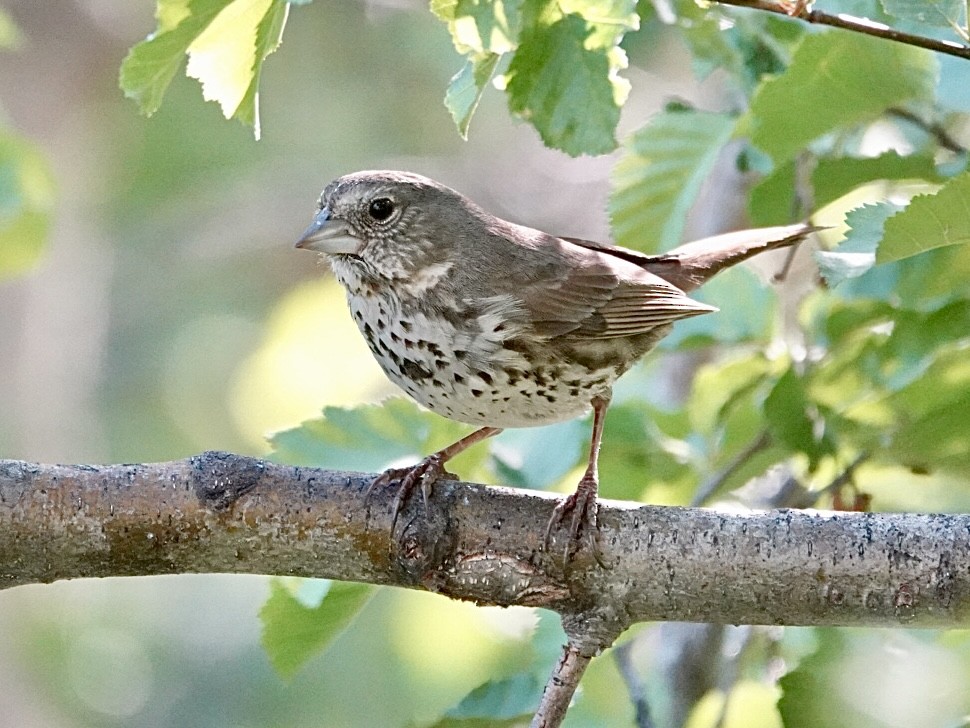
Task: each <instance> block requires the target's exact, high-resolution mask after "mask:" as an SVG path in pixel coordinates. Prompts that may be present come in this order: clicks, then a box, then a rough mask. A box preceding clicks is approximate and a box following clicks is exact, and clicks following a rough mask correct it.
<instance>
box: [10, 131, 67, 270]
mask: <svg viewBox="0 0 970 728" xmlns="http://www.w3.org/2000/svg"><path fill="white" fill-rule="evenodd" d="M53 209H54V178H53V174H52V173H51V170H50V167H49V166H48V164H47V160H46V159H44V157H43V155H42V154H41V153H40V152H39V151H38V150H37V149H36V148H35V147H34V146H33V145H32V144H31V143H30V142H28V141H27V140H25V139H23V138H21V137H19V136H17V135H15V134H12V133H10V132H7V131H3V130H0V280H2V279H3V278H5V277H7V276H13V275H17V274H19V273H22V272H23V271H25V270H27V269H28V268H30V267H31V266H33V265H34V264H35V263H36V262H37V261H38V260H39V258H40V256H41V254H42V253H43V251H44V247H45V244H46V242H47V235H48V233H49V231H50V223H51V213H52V212H53Z"/></svg>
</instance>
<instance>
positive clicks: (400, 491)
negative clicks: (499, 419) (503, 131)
mask: <svg viewBox="0 0 970 728" xmlns="http://www.w3.org/2000/svg"><path fill="white" fill-rule="evenodd" d="M501 431H502V429H501V428H500V427H482V428H481V429H478V430H475V431H474V432H473V433H471V434H470V435H466V436H465V437H463V438H461V439H460V440H459V441H458V442H454V443H452V444H451V445H449V446H448V447H445V448H442V449H441V450H439V451H438V452H436V453H432V454H431V455H428V457H426V458H425V459H424V460H422V461H421V462H419V463H417V464H416V465H412V466H411V467H409V468H390V469H388V470H385V471H384V472H383V473H381V474H380V475H378V476H377V477H376V478H374V482H373V483H371V484H370V487H368V488H367V494H368V495H369V494H370V492H371V491H372V490H373V489H374V488H382V487H384V486H386V485H389V484H391V483H397V486H398V488H397V494H396V495H395V496H394V502H393V504H392V511H393V515H392V518H391V531H392V532H393V531H394V526H395V524H396V523H397V517H398V515H399V514H400V513H401V509H402V508H403V507H404V503H405V501H407V499H408V496H410V495H411V492H412V491H413V490H414V489H415V488H416V487H417V486H420V487H421V496H422V498H423V499H424V509H425V512H427V510H428V494H429V493H430V492H431V486H432V485H434V484H435V482H436V481H437V480H438V478H442V477H446V478H454V476H453V475H452V474H451V473H449V472H448V471H447V470H445V463H446V462H448V461H449V460H451V459H452V458H453V457H455V456H456V455H458V453H461V452H464V451H465V450H467V449H468V448H470V447H471V446H472V445H474V444H476V443H479V442H481V441H482V440H487V439H488V438H489V437H493V436H494V435H497V434H498V433H500V432H501Z"/></svg>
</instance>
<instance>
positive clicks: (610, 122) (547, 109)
mask: <svg viewBox="0 0 970 728" xmlns="http://www.w3.org/2000/svg"><path fill="white" fill-rule="evenodd" d="M595 35H596V29H595V27H594V26H592V25H591V24H589V23H587V22H586V21H585V20H584V19H583V18H582V17H581V16H579V15H575V14H570V15H566V16H564V17H561V18H559V19H558V20H556V21H555V22H552V23H551V24H544V23H536V24H535V25H533V26H531V27H529V28H528V29H527V30H523V32H522V36H521V39H520V43H519V47H518V49H517V50H516V52H515V55H514V56H513V58H512V61H511V63H510V64H509V69H508V73H507V74H506V91H507V93H508V99H509V109H510V110H511V111H512V113H514V114H518V115H519V116H521V117H522V118H524V119H527V120H528V121H530V122H531V123H532V124H533V125H534V126H535V128H536V130H537V131H538V132H539V136H540V137H542V141H543V142H544V143H545V144H546V145H547V146H550V147H554V148H556V149H560V150H562V151H564V152H566V153H567V154H569V155H571V156H578V155H580V154H605V153H606V152H609V151H611V150H613V149H614V148H615V147H616V137H615V132H616V125H617V122H619V120H620V106H621V104H622V103H623V101H625V99H626V93H627V91H628V90H629V85H628V83H627V82H626V81H624V80H623V79H621V78H619V77H618V76H617V75H616V74H617V71H618V70H619V69H620V68H623V67H625V65H626V61H625V56H624V55H623V53H622V50H620V49H619V47H613V48H604V47H601V46H597V45H595V44H594V43H593V41H594V38H595Z"/></svg>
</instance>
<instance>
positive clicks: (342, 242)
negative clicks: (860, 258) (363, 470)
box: [297, 171, 813, 548]
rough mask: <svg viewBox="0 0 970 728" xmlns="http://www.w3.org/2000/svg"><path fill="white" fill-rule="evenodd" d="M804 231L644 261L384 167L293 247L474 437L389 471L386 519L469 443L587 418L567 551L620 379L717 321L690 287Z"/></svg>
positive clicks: (590, 503)
mask: <svg viewBox="0 0 970 728" xmlns="http://www.w3.org/2000/svg"><path fill="white" fill-rule="evenodd" d="M812 230H813V228H811V227H810V226H807V225H790V226H785V227H777V228H764V229H760V230H749V231H744V232H741V233H732V234H729V235H725V236H718V237H715V238H709V239H706V240H702V241H698V242H695V243H689V244H687V245H684V246H681V247H680V248H677V249H675V250H673V251H671V252H669V253H666V254H663V255H656V256H649V255H644V254H642V253H638V252H635V251H632V250H627V249H624V248H618V247H613V246H609V245H603V244H600V243H595V242H591V241H587V240H578V239H573V238H560V237H555V236H553V235H548V234H546V233H543V232H540V231H539V230H534V229H532V228H528V227H524V226H522V225H516V224H514V223H511V222H507V221H505V220H502V219H500V218H497V217H495V216H493V215H490V214H489V213H487V212H485V211H484V210H482V209H481V208H480V207H478V206H477V205H475V204H474V203H472V202H471V201H470V200H468V199H467V198H465V197H464V196H462V195H461V194H459V193H458V192H455V191H454V190H452V189H450V188H448V187H445V186H444V185H441V184H439V183H437V182H435V181H433V180H431V179H428V178H426V177H422V176H420V175H416V174H411V173H407V172H388V171H380V172H358V173H356V174H350V175H346V176H344V177H341V178H339V179H337V180H335V181H333V182H332V183H330V184H329V185H328V186H327V188H326V189H325V190H324V191H323V194H322V195H321V196H320V200H319V212H318V213H317V215H316V217H315V218H314V220H313V223H312V224H311V225H310V227H309V228H308V229H307V230H306V232H305V233H304V234H303V236H302V237H301V238H300V241H299V242H298V243H297V247H300V248H307V249H310V250H316V251H319V252H322V253H325V254H327V255H328V256H329V259H330V264H331V267H332V268H333V271H334V273H335V274H336V276H337V279H338V280H339V281H340V283H341V284H342V285H343V286H344V287H345V289H346V291H347V301H348V303H349V305H350V310H351V313H352V315H353V317H354V320H355V321H356V323H357V326H358V327H359V328H360V331H361V333H362V334H363V335H364V338H365V339H366V340H367V343H368V346H369V347H370V349H371V351H372V352H373V354H374V356H375V357H376V359H377V361H378V362H379V363H380V365H381V367H382V368H383V370H384V372H385V373H386V374H387V376H388V377H389V378H390V379H391V381H393V382H394V383H395V384H397V385H398V386H399V387H401V388H402V389H403V390H404V391H405V392H407V393H408V394H409V395H411V397H413V398H414V399H415V400H417V401H418V402H420V403H421V404H422V405H424V406H425V407H427V408H428V409H430V410H431V411H433V412H436V413H438V414H440V415H443V416H445V417H448V418H450V419H453V420H458V421H460V422H466V423H468V424H472V425H478V426H479V427H480V429H479V430H477V431H476V432H474V433H472V434H471V435H469V436H468V437H466V438H464V439H463V440H461V441H459V442H457V443H455V444H454V445H452V446H450V447H448V448H445V449H444V450H442V451H440V452H438V453H435V454H433V455H431V456H429V457H427V458H425V459H424V460H423V461H421V463H419V464H418V465H416V466H414V467H413V468H407V469H404V470H395V471H388V472H387V473H385V474H384V475H382V476H381V478H379V479H378V481H377V482H376V484H378V485H379V484H382V483H388V482H391V481H398V482H400V489H399V494H398V500H397V501H396V503H395V511H397V510H398V509H399V508H400V505H401V502H402V499H403V498H406V497H407V495H408V493H409V492H410V491H411V490H413V488H414V487H416V486H418V485H420V486H421V487H422V490H423V492H425V493H426V492H427V488H428V487H430V485H431V484H432V483H433V482H434V480H435V479H436V478H437V477H439V476H440V475H441V474H442V473H443V472H444V464H445V462H447V460H448V459H450V458H451V457H454V456H455V455H456V454H458V453H459V452H461V451H462V450H464V449H465V448H467V447H468V446H470V445H471V444H474V443H475V442H478V441H480V440H483V439H485V438H487V437H490V436H492V435H494V434H497V433H498V432H500V431H501V429H502V428H505V427H527V426H534V425H544V424H550V423H553V422H559V421H562V420H567V419H571V418H573V417H576V416H579V415H581V414H583V413H584V412H586V411H588V410H589V409H590V407H592V408H593V411H594V423H593V437H592V446H591V451H590V460H589V467H588V469H587V471H586V474H585V475H584V476H583V479H582V480H581V481H580V484H579V486H578V487H577V490H576V493H574V494H573V495H571V496H569V498H566V499H565V500H564V501H562V502H561V503H560V504H559V506H557V508H556V512H555V513H554V515H553V518H552V519H551V520H550V522H549V529H548V530H547V534H546V538H547V540H548V538H549V535H550V533H551V529H552V528H553V527H554V526H555V525H556V524H557V523H558V522H559V521H560V520H561V519H562V517H563V516H564V515H565V514H566V513H569V512H570V511H571V512H572V514H573V515H572V520H571V525H570V534H571V536H572V539H571V540H572V541H575V540H576V538H577V537H578V534H579V533H580V530H581V528H582V527H583V524H584V523H585V524H589V525H591V526H595V518H596V515H595V514H596V490H597V469H596V462H597V454H598V450H599V442H600V437H601V434H602V425H603V416H604V414H605V412H606V408H607V406H608V404H609V400H610V393H611V388H612V385H613V382H614V381H616V379H617V378H618V377H619V376H621V375H622V374H623V373H624V372H625V371H627V369H629V368H630V366H631V365H632V364H633V363H634V362H635V361H636V360H637V359H639V358H640V357H641V356H643V355H644V354H645V353H646V352H648V351H649V350H650V349H652V348H653V347H654V345H656V343H657V342H658V341H659V340H660V339H661V338H662V337H663V336H664V335H666V334H667V333H668V332H669V331H670V328H671V325H672V324H673V323H674V322H675V321H677V320H679V319H683V318H688V317H691V316H697V315H699V314H704V313H709V312H712V311H716V310H717V309H715V308H713V307H711V306H708V305H706V304H703V303H699V302H697V301H694V300H692V299H691V298H689V297H688V296H687V295H686V291H689V290H692V289H694V288H696V287H697V286H699V285H701V284H702V283H704V281H706V280H708V279H709V278H710V277H711V276H713V275H714V274H715V273H717V272H718V271H720V270H722V269H724V268H726V267H728V266H731V265H734V264H735V263H738V262H740V261H742V260H744V259H746V258H749V257H751V256H752V255H754V254H756V253H759V252H762V251H765V250H770V249H773V248H780V247H784V246H788V245H792V244H793V243H796V242H798V241H800V240H802V239H803V238H805V236H806V235H808V234H809V233H810V232H812ZM395 515H396V513H395ZM593 530H594V529H592V528H591V529H588V530H587V533H589V534H592V533H593ZM567 548H568V547H567Z"/></svg>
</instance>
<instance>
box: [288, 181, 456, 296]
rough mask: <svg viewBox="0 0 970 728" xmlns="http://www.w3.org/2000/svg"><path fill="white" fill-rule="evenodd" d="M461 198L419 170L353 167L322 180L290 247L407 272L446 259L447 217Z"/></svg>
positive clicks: (394, 274) (381, 270)
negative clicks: (311, 212) (312, 209)
mask: <svg viewBox="0 0 970 728" xmlns="http://www.w3.org/2000/svg"><path fill="white" fill-rule="evenodd" d="M466 204H468V203H467V201H466V200H465V199H464V198H463V197H462V196H461V195H460V194H458V193H457V192H455V191H454V190H452V189H449V188H448V187H445V186H444V185H441V184H438V183H437V182H435V181H434V180H431V179H428V178H427V177H422V176H421V175H417V174H412V173H410V172H391V171H377V172H355V173H354V174H348V175H345V176H343V177H340V178H338V179H336V180H334V181H333V182H331V183H330V184H329V185H327V187H326V189H324V191H323V193H322V194H321V195H320V200H319V202H318V212H317V214H316V215H315V216H314V218H313V222H312V223H311V224H310V226H309V227H308V228H307V229H306V231H305V232H304V233H303V235H302V236H301V237H300V239H299V241H298V242H297V244H296V247H298V248H304V249H307V250H315V251H318V252H320V253H326V254H327V255H330V256H336V257H343V258H344V259H346V260H347V261H348V262H360V263H363V264H365V265H366V266H367V267H368V268H369V269H371V270H372V271H373V272H375V273H377V274H378V275H381V276H383V277H387V278H402V277H408V276H411V275H413V274H414V273H415V272H417V271H420V270H422V269H424V268H426V267H427V266H429V265H434V264H436V263H441V262H443V261H447V260H448V258H449V254H450V252H452V251H451V248H452V246H451V245H450V241H451V239H452V237H451V235H449V234H448V233H449V231H448V225H447V221H448V220H449V219H451V218H453V217H454V214H455V212H456V211H457V212H459V213H461V212H463V211H464V210H465V206H466ZM443 223H445V224H444V227H443V225H442V224H443Z"/></svg>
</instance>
